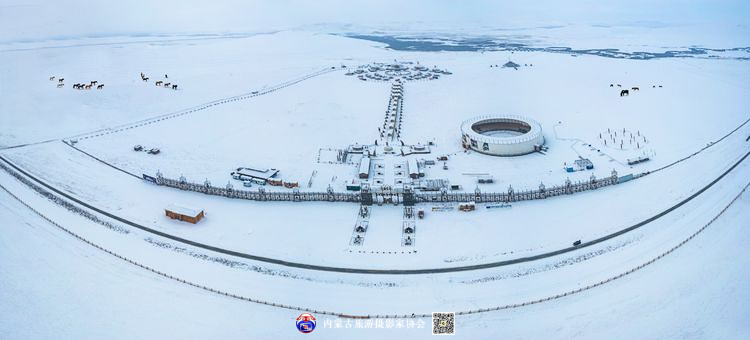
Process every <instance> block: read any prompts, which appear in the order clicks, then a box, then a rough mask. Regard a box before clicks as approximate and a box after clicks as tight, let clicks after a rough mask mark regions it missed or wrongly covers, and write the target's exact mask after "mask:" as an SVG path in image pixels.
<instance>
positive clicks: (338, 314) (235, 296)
mask: <svg viewBox="0 0 750 340" xmlns="http://www.w3.org/2000/svg"><path fill="white" fill-rule="evenodd" d="M0 165H1V164H0ZM749 186H750V183H748V184H747V185H745V187H744V188H743V189H742V191H740V192H739V193H738V194H737V195H736V196H735V197H734V198H733V199H732V201H730V202H729V203H728V204H727V205H726V206H725V207H724V208H723V209H722V210H721V211H719V213H718V214H716V215H715V216H714V217H713V218H712V219H711V220H710V221H709V222H708V223H706V224H705V225H703V227H701V228H700V229H698V231H696V232H694V233H693V234H691V235H690V236H689V237H688V238H686V239H684V240H682V241H681V242H680V243H678V244H677V245H676V246H674V247H672V248H670V249H669V250H667V251H665V252H663V253H661V254H660V255H658V256H657V257H655V258H652V259H651V260H649V261H646V262H644V263H642V264H640V265H638V266H636V267H633V268H631V269H629V270H627V271H625V272H623V273H620V274H618V275H616V276H612V277H609V278H607V279H604V280H601V281H599V282H597V283H594V284H591V285H588V286H586V287H581V288H578V289H573V290H569V291H566V292H563V293H559V294H556V295H550V296H547V297H544V298H540V299H536V300H531V301H526V302H521V303H514V304H506V305H503V306H495V307H489V308H480V309H474V310H468V311H460V312H456V314H457V315H470V314H478V313H486V312H491V311H499V310H506V309H514V308H520V307H525V306H529V305H534V304H539V303H542V302H547V301H551V300H556V299H561V298H563V297H566V296H569V295H573V294H577V293H581V292H583V291H587V290H590V289H593V288H596V287H599V286H602V285H604V284H606V283H609V282H612V281H614V280H617V279H620V278H623V277H625V276H627V275H629V274H632V273H634V272H636V271H638V270H640V269H643V268H645V267H646V266H648V265H651V264H653V263H654V262H656V261H658V260H660V259H662V258H664V257H665V256H667V255H669V254H671V253H672V252H674V251H675V250H677V249H679V248H680V247H682V246H684V245H685V244H687V242H688V241H690V240H692V239H693V238H695V236H697V235H698V234H700V233H701V232H703V231H704V230H705V229H706V228H708V226H710V225H711V224H712V223H713V222H714V221H716V220H717V219H718V218H719V216H721V215H722V214H724V212H726V211H727V210H728V209H729V207H730V206H732V204H734V202H736V201H737V200H738V199H739V198H740V197H741V196H742V194H743V193H744V192H745V191H746V190H747V188H748V187H749ZM0 188H2V189H3V190H4V191H5V192H6V193H8V195H10V196H11V197H13V198H14V199H16V200H17V201H19V202H20V203H21V204H23V205H24V206H26V207H27V208H28V209H30V210H31V211H32V212H34V213H35V214H36V215H38V216H39V217H41V218H42V219H44V220H45V221H47V222H49V223H51V224H52V225H54V226H56V227H57V228H59V229H60V230H62V231H64V232H65V233H67V234H69V235H71V236H73V237H74V238H76V239H78V240H80V241H82V242H85V243H86V244H88V245H91V246H92V247H94V248H96V249H99V250H101V251H103V252H105V253H107V254H110V255H112V256H115V257H117V258H119V259H121V260H123V261H125V262H128V263H130V264H132V265H135V266H138V267H140V268H142V269H145V270H148V271H149V272H152V273H154V274H157V275H159V276H161V277H164V278H167V279H170V280H173V281H177V282H180V283H183V284H187V285H190V286H192V287H195V288H199V289H202V290H204V291H208V292H211V293H215V294H219V295H222V296H225V297H229V298H233V299H238V300H242V301H247V302H253V303H257V304H263V305H267V306H271V307H278V308H284V309H289V310H297V311H305V312H308V313H315V314H323V315H331V316H336V317H341V318H380V319H390V318H403V319H406V318H417V317H419V318H427V317H430V316H431V315H432V314H416V313H413V314H411V315H409V314H392V315H391V314H384V315H380V314H376V315H369V314H368V315H356V314H351V313H341V312H332V311H326V310H318V309H311V308H308V307H300V306H293V305H286V304H280V303H275V302H268V301H263V300H259V299H255V298H251V297H247V296H243V295H238V294H233V293H229V292H226V291H223V290H219V289H214V288H211V287H207V286H204V285H201V284H198V283H195V282H192V281H188V280H185V279H182V278H179V277H176V276H173V275H170V274H167V273H165V272H161V271H159V270H156V269H154V268H151V267H149V266H147V265H144V264H141V263H139V262H136V261H133V260H131V259H129V258H127V257H125V256H122V255H120V254H117V253H115V252H113V251H110V250H108V249H106V248H104V247H102V246H99V245H97V244H95V243H93V242H91V241H89V240H87V239H85V238H83V237H82V236H80V235H78V234H76V233H74V232H72V231H70V230H69V229H67V228H65V227H63V226H61V225H60V224H58V223H56V222H55V221H53V220H51V219H50V218H48V217H47V216H45V215H43V214H42V213H40V212H39V211H37V210H36V209H34V208H33V207H31V206H30V205H29V204H27V203H26V202H24V201H23V200H21V199H20V198H18V197H17V196H16V195H14V194H13V193H11V192H10V191H8V189H6V188H5V187H4V186H3V185H0Z"/></svg>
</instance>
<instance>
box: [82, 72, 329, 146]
mask: <svg viewBox="0 0 750 340" xmlns="http://www.w3.org/2000/svg"><path fill="white" fill-rule="evenodd" d="M336 70H340V69H339V68H330V67H328V68H324V69H322V70H319V71H316V72H313V73H310V74H307V75H304V76H302V77H299V78H295V79H292V80H288V81H285V82H283V83H280V84H277V85H274V86H271V87H268V88H265V89H262V90H259V91H253V92H251V93H245V94H240V95H237V96H233V97H228V98H223V99H217V100H214V101H211V102H208V103H204V104H200V105H197V106H193V107H190V108H187V109H183V110H180V111H176V112H171V113H167V114H162V115H159V116H156V117H151V118H146V119H143V120H139V121H137V122H133V123H127V124H123V125H119V126H115V127H111V128H104V129H100V130H96V131H92V132H88V133H83V134H79V135H76V136H72V137H69V138H68V139H70V140H75V141H78V140H83V139H88V138H95V137H101V136H104V135H108V134H112V133H116V132H121V131H125V130H129V129H132V128H137V127H141V126H144V125H149V124H153V123H157V122H160V121H163V120H167V119H172V118H176V117H180V116H184V115H186V114H190V113H193V112H197V111H202V110H205V109H208V108H210V107H213V106H216V105H221V104H226V103H229V102H235V101H238V100H244V99H248V98H252V97H257V96H260V95H264V94H267V93H270V92H274V91H277V90H280V89H283V88H285V87H288V86H292V85H294V84H297V83H299V82H302V81H304V80H307V79H310V78H313V77H316V76H319V75H322V74H326V73H329V72H332V71H336Z"/></svg>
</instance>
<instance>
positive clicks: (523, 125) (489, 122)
mask: <svg viewBox="0 0 750 340" xmlns="http://www.w3.org/2000/svg"><path fill="white" fill-rule="evenodd" d="M461 133H462V135H463V138H462V139H463V145H464V147H465V148H467V149H472V150H475V151H477V152H480V153H483V154H487V155H493V156H519V155H525V154H527V153H531V152H534V151H538V150H540V149H541V147H542V145H544V135H542V126H541V125H539V123H537V122H536V121H535V120H533V119H531V118H528V117H524V116H518V115H487V116H479V117H474V118H472V119H469V120H466V121H464V122H463V123H462V124H461Z"/></svg>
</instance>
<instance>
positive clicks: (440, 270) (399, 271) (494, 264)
mask: <svg viewBox="0 0 750 340" xmlns="http://www.w3.org/2000/svg"><path fill="white" fill-rule="evenodd" d="M748 156H750V152H747V153H746V154H745V155H744V156H743V157H742V158H740V160H738V161H737V162H736V163H734V164H733V165H732V166H731V167H730V168H729V169H727V170H726V171H724V173H722V174H721V175H720V176H719V177H717V178H716V179H714V180H713V181H711V183H708V184H707V185H706V186H704V187H703V188H702V189H700V190H698V191H697V192H695V193H694V194H692V195H690V196H689V197H687V198H685V199H684V200H682V201H680V202H678V203H677V204H675V205H673V206H671V207H669V208H667V209H666V210H664V211H662V212H660V213H658V214H656V215H654V216H652V217H649V218H647V219H645V220H643V221H641V222H638V223H636V224H634V225H631V226H629V227H626V228H623V229H621V230H619V231H616V232H614V233H611V234H608V235H605V236H602V237H600V238H597V239H594V240H591V241H588V242H585V243H582V244H581V245H579V246H577V247H572V246H571V247H567V248H562V249H558V250H555V251H551V252H547V253H542V254H538V255H534V256H527V257H520V258H515V259H511V260H505V261H497V262H490V263H483V264H476V265H468V266H458V267H447V268H427V269H361V268H346V267H329V266H318V265H313V264H305V263H299V262H290V261H284V260H279V259H274V258H270V257H263V256H257V255H252V254H246V253H241V252H237V251H233V250H229V249H224V248H219V247H216V246H212V245H208V244H204V243H200V242H196V241H191V240H188V239H185V238H182V237H178V236H174V235H171V234H168V233H165V232H162V231H159V230H156V229H152V228H149V227H146V226H143V225H140V224H138V223H135V222H132V221H130V220H127V219H124V218H122V217H119V216H116V215H113V214H111V213H109V212H106V211H104V210H101V209H99V208H96V207H94V206H91V205H90V204H88V203H86V202H83V201H81V200H79V199H77V198H75V197H72V196H70V195H68V194H66V193H64V192H62V191H60V190H58V189H57V188H54V187H52V186H51V185H49V184H47V183H45V182H43V181H41V180H39V179H38V178H36V177H35V176H33V175H31V174H29V173H28V172H26V171H24V170H23V169H21V168H19V167H18V166H16V165H15V164H13V163H12V162H10V161H8V160H7V159H5V157H2V156H0V160H2V161H3V162H5V163H6V164H8V165H9V166H11V167H12V168H14V169H16V170H17V171H18V172H20V173H22V174H23V175H25V176H26V177H28V178H30V179H31V180H33V181H35V182H37V183H39V184H40V185H42V186H43V187H45V188H47V189H49V190H52V191H53V192H55V193H56V194H58V195H60V196H63V197H65V198H67V199H68V200H71V201H73V202H76V203H78V204H79V205H81V206H83V207H86V208H88V209H90V210H93V211H96V212H97V213H99V214H102V215H104V216H107V217H109V218H112V219H114V220H116V221H119V222H122V223H125V224H127V225H129V226H131V227H135V228H138V229H141V230H143V231H146V232H149V233H151V234H154V235H158V236H161V237H164V238H167V239H170V240H173V241H177V242H180V243H183V244H187V245H191V246H194V247H197V248H202V249H206V250H210V251H214V252H217V253H221V254H225V255H230V256H236V257H240V258H245V259H249V260H253V261H260V262H266V263H271V264H276V265H281V266H286V267H292V268H301V269H308V270H318V271H327V272H339V273H353V274H399V275H404V274H434V273H450V272H460V271H469V270H477V269H487V268H495V267H502V266H507V265H512V264H517V263H523V262H530V261H535V260H539V259H544V258H548V257H552V256H556V255H560V254H565V253H568V252H572V251H574V250H578V249H581V248H586V247H590V246H593V245H595V244H598V243H601V242H604V241H607V240H609V239H612V238H614V237H617V236H620V235H622V234H625V233H627V232H630V231H633V230H635V229H638V228H640V227H642V226H644V225H646V224H649V223H651V222H653V221H655V220H657V219H659V218H661V217H662V216H664V215H666V214H668V213H670V212H672V211H673V210H675V209H677V208H679V207H681V206H683V205H685V204H686V203H688V202H690V201H691V200H693V199H694V198H696V197H698V196H699V195H700V194H702V193H703V192H705V191H706V190H708V189H709V188H711V187H712V186H713V185H714V184H716V183H717V182H718V181H719V180H721V179H722V178H724V176H726V175H727V174H729V173H730V172H731V171H732V170H734V169H735V168H736V167H737V166H738V165H740V164H741V163H742V162H743V161H744V160H745V159H746V158H747V157H748Z"/></svg>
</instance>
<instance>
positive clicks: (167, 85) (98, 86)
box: [49, 72, 177, 90]
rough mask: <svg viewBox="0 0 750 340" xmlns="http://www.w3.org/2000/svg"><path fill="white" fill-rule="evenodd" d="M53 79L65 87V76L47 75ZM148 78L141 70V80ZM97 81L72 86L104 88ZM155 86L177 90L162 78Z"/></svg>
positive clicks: (59, 86) (85, 88)
mask: <svg viewBox="0 0 750 340" xmlns="http://www.w3.org/2000/svg"><path fill="white" fill-rule="evenodd" d="M164 78H169V76H168V75H166V74H165V75H164ZM55 79H57V88H62V87H65V78H57V77H55V76H51V77H49V80H50V81H55ZM148 79H149V78H148V77H146V75H145V74H143V72H141V80H143V81H148ZM97 83H98V81H96V80H92V81H90V82H89V83H88V84H86V83H75V84H73V88H74V89H76V90H91V89H92V88H94V86H96V89H97V90H102V89H104V84H98V85H97ZM156 86H163V87H165V88H170V87H171V88H172V90H177V84H172V83H167V82H164V81H162V80H159V81H157V82H156Z"/></svg>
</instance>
